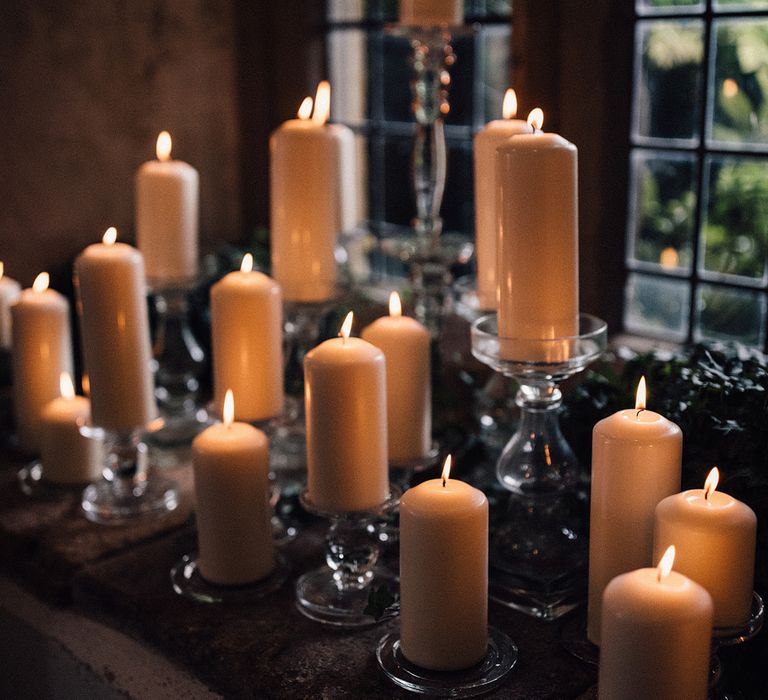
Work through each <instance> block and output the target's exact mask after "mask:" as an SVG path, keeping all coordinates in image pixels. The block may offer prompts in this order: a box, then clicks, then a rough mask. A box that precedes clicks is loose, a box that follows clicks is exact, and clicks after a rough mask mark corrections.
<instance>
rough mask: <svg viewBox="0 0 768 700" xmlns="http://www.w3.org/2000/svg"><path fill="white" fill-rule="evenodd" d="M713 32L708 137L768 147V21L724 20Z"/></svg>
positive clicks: (727, 142) (724, 142) (723, 142)
mask: <svg viewBox="0 0 768 700" xmlns="http://www.w3.org/2000/svg"><path fill="white" fill-rule="evenodd" d="M766 6H767V7H768V5H766ZM714 31H715V37H716V46H715V85H714V95H713V105H714V106H713V109H710V114H709V120H710V122H711V126H710V127H709V133H710V135H711V138H712V140H713V141H717V142H718V143H722V144H733V145H738V144H754V145H758V144H762V145H768V19H765V18H762V19H757V20H755V19H748V20H745V19H739V20H723V21H719V22H716V23H715V29H714Z"/></svg>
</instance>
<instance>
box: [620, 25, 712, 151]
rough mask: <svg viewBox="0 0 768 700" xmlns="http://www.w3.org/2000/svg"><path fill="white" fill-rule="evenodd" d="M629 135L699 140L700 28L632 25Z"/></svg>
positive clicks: (684, 141)
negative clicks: (634, 53)
mask: <svg viewBox="0 0 768 700" xmlns="http://www.w3.org/2000/svg"><path fill="white" fill-rule="evenodd" d="M636 31H637V35H636V38H635V47H636V50H637V51H638V52H639V53H638V56H637V58H636V60H635V66H636V77H635V81H636V85H635V100H634V114H633V123H634V127H633V136H634V137H635V139H636V140H638V141H641V142H642V141H647V140H649V139H653V140H659V139H664V140H671V141H673V142H677V143H678V144H680V145H695V144H696V143H697V142H698V139H699V135H700V134H699V131H700V129H699V122H700V114H701V97H702V85H703V77H702V73H703V71H702V69H701V62H702V58H703V56H704V23H703V22H701V21H699V20H687V19H686V20H648V21H643V22H638V23H637V30H636Z"/></svg>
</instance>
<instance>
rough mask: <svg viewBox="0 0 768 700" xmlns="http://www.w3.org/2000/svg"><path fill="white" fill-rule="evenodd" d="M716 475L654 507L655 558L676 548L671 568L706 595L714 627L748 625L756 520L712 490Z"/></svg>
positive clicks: (715, 472)
mask: <svg viewBox="0 0 768 700" xmlns="http://www.w3.org/2000/svg"><path fill="white" fill-rule="evenodd" d="M718 479H719V472H718V470H717V468H716V467H715V468H714V469H712V471H711V472H710V473H709V476H708V477H707V480H706V483H705V484H704V488H703V489H692V490H690V491H684V492H683V493H677V494H674V495H673V496H668V497H667V498H665V499H664V500H663V501H661V503H659V505H658V506H656V517H655V530H654V548H653V551H654V556H656V555H657V554H658V552H660V551H664V550H665V549H666V548H667V547H668V546H669V544H670V543H671V542H674V543H675V544H676V545H677V547H678V552H679V553H678V556H677V561H676V564H675V568H676V569H677V570H678V571H679V572H680V573H682V574H685V575H686V576H688V577H689V578H692V579H693V580H694V581H696V583H699V584H701V585H702V586H704V588H706V589H707V591H709V593H710V595H711V596H712V599H713V601H714V604H715V622H714V624H715V627H735V626H737V625H741V624H743V623H744V622H746V621H747V619H748V618H749V615H750V611H751V607H752V588H753V585H754V578H755V547H756V538H757V517H756V516H755V513H754V512H753V511H752V509H751V508H750V507H749V506H747V505H745V504H744V503H742V502H741V501H737V500H736V499H735V498H733V497H732V496H729V495H728V494H726V493H722V492H721V491H717V490H716V489H717V482H718Z"/></svg>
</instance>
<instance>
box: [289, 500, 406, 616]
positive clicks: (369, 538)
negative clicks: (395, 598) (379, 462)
mask: <svg viewBox="0 0 768 700" xmlns="http://www.w3.org/2000/svg"><path fill="white" fill-rule="evenodd" d="M398 500H399V492H398V491H397V490H396V489H395V488H394V487H392V488H391V491H390V495H389V498H387V500H386V501H384V503H382V504H380V505H379V506H378V507H377V508H372V509H371V510H365V511H354V512H346V513H333V512H326V511H322V510H319V509H318V508H316V507H315V506H314V505H313V504H312V502H311V501H309V500H308V497H307V492H306V491H304V492H303V493H302V496H301V503H302V505H303V506H304V508H305V510H307V511H308V512H310V513H313V514H314V515H319V516H321V517H323V518H327V519H328V520H329V521H330V523H331V526H330V528H329V530H328V534H327V536H326V544H327V549H326V554H325V561H326V563H327V566H324V567H322V568H320V569H316V570H315V571H310V572H309V573H307V574H304V575H303V576H302V577H301V578H299V580H298V581H296V604H297V606H298V608H299V612H301V613H302V614H304V615H306V616H307V617H309V618H310V619H312V620H316V621H317V622H322V623H323V624H326V625H333V626H335V627H344V628H354V627H365V626H369V625H373V624H376V622H377V620H376V619H375V618H374V617H372V616H371V615H370V614H368V613H367V612H366V608H367V606H368V596H369V594H370V591H372V590H374V589H375V588H376V587H378V586H381V585H388V586H389V587H390V588H391V589H392V590H396V589H397V581H396V579H395V577H394V576H392V575H391V574H389V573H387V572H385V571H381V570H378V569H376V562H377V560H378V558H379V545H378V541H377V537H376V529H375V528H374V529H372V528H370V527H369V525H371V524H373V523H375V522H376V521H377V520H378V519H380V518H381V516H382V515H384V514H385V513H388V512H390V511H391V510H392V509H393V508H395V507H397V504H398Z"/></svg>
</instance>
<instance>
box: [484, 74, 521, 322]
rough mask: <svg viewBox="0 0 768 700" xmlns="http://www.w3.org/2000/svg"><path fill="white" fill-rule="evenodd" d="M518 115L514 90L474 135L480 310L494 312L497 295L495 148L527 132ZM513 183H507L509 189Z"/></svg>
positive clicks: (506, 95) (508, 93) (509, 92)
mask: <svg viewBox="0 0 768 700" xmlns="http://www.w3.org/2000/svg"><path fill="white" fill-rule="evenodd" d="M516 113H517V97H516V95H515V91H514V90H512V89H509V90H507V92H506V94H505V95H504V104H503V107H502V116H503V118H502V119H494V120H493V121H492V122H489V123H488V124H486V125H485V126H484V127H483V128H482V129H480V131H478V132H477V134H476V135H475V139H474V163H475V260H476V262H477V297H478V301H479V303H480V308H481V309H495V308H496V303H497V297H498V294H499V282H498V278H497V276H496V275H497V266H498V261H497V255H496V239H497V237H498V227H499V217H498V213H497V209H496V198H497V195H498V189H499V188H498V186H497V183H496V149H497V148H498V147H499V146H501V145H503V144H505V143H506V142H507V141H508V140H509V139H510V138H511V137H512V136H514V135H515V134H527V133H530V131H531V128H530V127H529V126H528V124H527V123H526V122H525V121H524V120H523V119H514V116H515V114H516ZM511 186H512V184H511V183H510V187H511Z"/></svg>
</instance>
